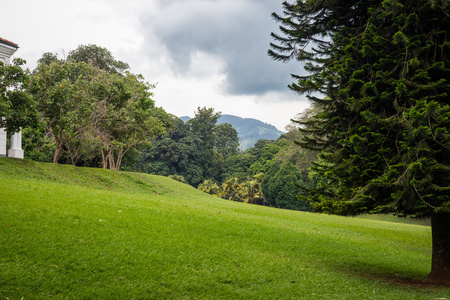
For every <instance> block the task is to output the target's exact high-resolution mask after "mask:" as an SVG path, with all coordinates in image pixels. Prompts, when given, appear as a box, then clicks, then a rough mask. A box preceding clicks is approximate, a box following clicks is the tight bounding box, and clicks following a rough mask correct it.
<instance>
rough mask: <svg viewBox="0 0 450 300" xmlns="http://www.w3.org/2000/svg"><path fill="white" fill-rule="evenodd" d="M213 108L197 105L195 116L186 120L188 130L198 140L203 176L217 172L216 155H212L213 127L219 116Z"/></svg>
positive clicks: (212, 175) (208, 176) (209, 175)
mask: <svg viewBox="0 0 450 300" xmlns="http://www.w3.org/2000/svg"><path fill="white" fill-rule="evenodd" d="M220 114H221V113H220V112H215V111H214V108H206V107H203V108H201V107H198V109H197V111H196V112H195V117H194V118H192V119H190V120H189V121H187V124H188V125H189V127H190V130H191V131H192V132H193V133H194V135H195V136H196V137H197V138H198V139H199V140H200V144H199V146H200V152H201V156H200V166H201V168H202V170H203V177H204V178H213V177H214V176H215V175H216V173H217V171H218V170H217V162H216V161H215V160H216V159H217V158H219V159H220V157H217V156H215V155H214V128H215V125H216V123H217V120H218V119H219V117H220Z"/></svg>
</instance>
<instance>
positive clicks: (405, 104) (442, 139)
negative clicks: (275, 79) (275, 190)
mask: <svg viewBox="0 0 450 300" xmlns="http://www.w3.org/2000/svg"><path fill="white" fill-rule="evenodd" d="M283 6H284V13H283V15H282V16H280V15H277V14H273V17H274V18H275V20H276V21H278V22H280V23H281V31H282V34H281V35H278V34H272V36H273V37H274V39H275V40H276V41H277V43H278V45H276V44H271V46H272V49H271V50H269V55H271V56H272V57H273V58H274V59H276V60H280V61H289V60H291V59H296V60H299V61H302V62H304V63H305V69H306V70H307V71H308V72H309V75H306V76H294V79H295V82H294V83H293V84H291V85H290V88H291V89H292V90H293V91H295V92H297V93H308V94H310V95H308V97H309V98H310V99H311V100H313V101H314V102H315V103H317V105H318V106H319V107H320V109H321V110H320V112H318V113H317V114H315V115H314V117H313V118H312V119H311V120H310V121H308V122H306V123H305V125H306V126H304V127H303V128H300V129H301V131H302V132H303V133H304V135H305V137H304V139H303V142H301V144H302V145H303V146H304V147H308V148H311V149H323V150H324V152H323V154H322V155H321V160H320V162H319V163H318V164H316V165H315V166H314V167H313V170H314V172H316V173H318V174H320V177H321V179H320V181H319V182H321V184H319V186H318V188H317V189H313V190H311V194H310V195H309V196H311V197H312V199H313V201H314V204H313V207H314V208H315V209H316V210H321V211H326V212H333V213H338V214H358V213H362V212H366V211H380V212H388V211H393V212H396V213H398V214H401V215H413V216H427V215H430V214H432V213H433V212H443V211H446V212H448V211H450V210H448V203H450V193H449V190H450V187H449V185H448V183H449V182H450V172H449V169H450V160H449V158H448V157H449V156H448V153H449V151H450V135H448V134H447V131H448V128H450V123H449V119H448V115H449V113H450V103H449V100H448V99H449V97H448V91H449V90H450V61H449V59H448V53H449V50H450V45H449V43H448V42H447V30H448V28H450V17H449V15H448V14H447V13H446V11H448V10H449V3H448V1H444V2H442V1H437V2H433V3H432V2H424V1H410V2H400V1H395V0H392V1H391V0H389V1H388V0H386V1H336V2H333V3H327V4H325V2H322V1H315V0H311V1H298V2H297V3H296V5H291V4H288V3H287V2H285V3H284V4H283ZM319 36H327V38H326V39H318V38H317V37H319ZM309 43H315V46H314V47H312V48H311V47H306V46H307V45H308V44H309ZM317 92H319V93H322V94H323V95H326V96H327V98H325V99H320V98H318V97H316V96H315V95H317ZM441 133H442V134H441Z"/></svg>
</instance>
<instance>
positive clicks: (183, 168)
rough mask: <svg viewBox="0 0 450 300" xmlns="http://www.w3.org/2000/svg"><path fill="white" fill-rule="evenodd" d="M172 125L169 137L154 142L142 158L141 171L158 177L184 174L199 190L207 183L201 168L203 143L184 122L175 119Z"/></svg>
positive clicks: (165, 135) (167, 135)
mask: <svg viewBox="0 0 450 300" xmlns="http://www.w3.org/2000/svg"><path fill="white" fill-rule="evenodd" d="M170 123H172V124H173V125H172V126H171V127H170V130H168V131H167V133H166V134H164V135H162V136H160V137H158V138H157V139H155V140H154V141H152V142H151V144H150V147H149V148H148V149H143V150H142V153H141V154H140V157H139V162H138V165H139V167H138V169H139V170H141V171H143V172H146V173H151V174H157V175H164V176H168V175H182V176H183V177H184V178H185V179H186V181H187V183H189V184H190V185H192V186H195V187H197V186H198V184H200V183H201V182H203V181H204V179H203V171H202V168H201V167H200V163H199V161H200V156H201V153H200V141H199V140H198V139H197V138H196V136H195V134H194V133H192V132H191V131H190V130H189V126H188V125H186V124H185V123H184V122H183V120H181V119H179V118H177V117H175V116H172V120H171V122H170Z"/></svg>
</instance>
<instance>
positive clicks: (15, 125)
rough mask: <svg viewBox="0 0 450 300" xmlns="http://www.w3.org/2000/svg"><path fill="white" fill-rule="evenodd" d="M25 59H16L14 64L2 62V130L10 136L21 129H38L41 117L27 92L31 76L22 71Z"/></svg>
mask: <svg viewBox="0 0 450 300" xmlns="http://www.w3.org/2000/svg"><path fill="white" fill-rule="evenodd" d="M23 64H25V61H24V60H23V59H18V58H16V59H14V60H13V61H12V64H4V63H3V62H0V128H5V129H6V131H7V133H8V135H11V134H12V133H14V132H18V131H20V128H25V127H36V126H37V123H38V120H39V117H38V114H37V111H36V105H35V103H34V101H33V99H32V97H31V96H30V94H29V93H28V92H27V91H26V86H27V84H28V82H29V74H28V73H27V72H26V71H25V70H23V69H22V67H21V66H22V65H23Z"/></svg>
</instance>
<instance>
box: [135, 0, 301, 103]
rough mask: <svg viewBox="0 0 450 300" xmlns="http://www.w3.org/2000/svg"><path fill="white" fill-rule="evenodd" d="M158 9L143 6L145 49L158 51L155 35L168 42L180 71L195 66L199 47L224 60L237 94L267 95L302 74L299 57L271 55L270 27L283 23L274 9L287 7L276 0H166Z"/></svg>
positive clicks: (228, 89)
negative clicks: (295, 59) (273, 57)
mask: <svg viewBox="0 0 450 300" xmlns="http://www.w3.org/2000/svg"><path fill="white" fill-rule="evenodd" d="M156 5H157V9H155V10H154V11H155V12H156V11H157V15H156V14H155V12H153V11H151V10H149V11H143V12H141V16H140V20H141V24H142V28H143V31H144V32H145V33H144V35H145V36H149V37H150V36H152V37H153V38H152V39H150V40H151V41H152V42H151V43H150V42H149V43H144V47H145V48H146V49H144V51H146V52H147V53H149V52H153V51H154V47H155V44H154V37H156V39H157V40H158V42H159V44H160V46H161V47H164V48H165V51H166V53H167V55H168V56H169V58H170V61H171V69H172V71H173V72H174V73H176V74H180V75H183V74H185V73H186V72H188V71H189V69H190V67H191V63H192V57H193V55H194V54H195V53H196V52H204V53H207V54H209V55H213V56H215V57H217V58H218V59H220V60H221V61H222V62H223V70H222V71H223V72H224V74H225V75H226V80H225V82H224V90H225V92H227V93H228V94H233V95H251V94H256V95H262V94H265V93H267V92H271V91H285V90H286V89H287V88H286V86H287V85H288V84H289V83H290V82H291V81H292V80H291V78H290V74H291V73H296V74H298V73H299V72H301V67H300V65H299V64H298V63H295V62H292V63H290V64H282V63H279V62H274V61H272V60H271V59H270V58H269V57H268V56H267V49H268V48H269V43H270V42H271V38H270V33H271V32H272V31H277V26H278V25H277V24H275V22H274V21H273V20H272V18H271V17H270V14H271V13H272V12H273V11H280V10H281V2H278V1H273V0H263V1H262V0H239V1H237V0H235V1H233V0H216V1H197V0H172V1H167V0H160V1H159V2H157V4H156Z"/></svg>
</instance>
